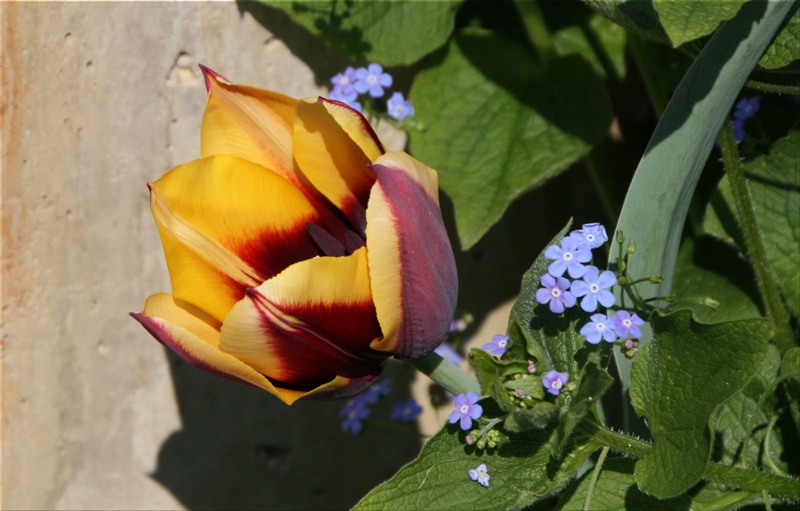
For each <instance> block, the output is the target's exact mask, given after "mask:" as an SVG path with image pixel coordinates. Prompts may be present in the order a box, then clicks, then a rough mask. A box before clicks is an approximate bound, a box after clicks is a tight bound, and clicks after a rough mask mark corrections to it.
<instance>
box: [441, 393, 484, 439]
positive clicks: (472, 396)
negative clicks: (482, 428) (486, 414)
mask: <svg viewBox="0 0 800 511" xmlns="http://www.w3.org/2000/svg"><path fill="white" fill-rule="evenodd" d="M479 399H480V396H479V395H478V393H477V392H468V393H466V394H459V395H458V396H456V398H455V400H454V401H453V405H455V409H454V410H453V411H452V412H450V417H448V420H449V421H450V424H455V423H456V422H458V423H459V426H460V427H461V429H463V430H464V431H467V430H468V429H470V428H471V427H472V421H473V420H477V419H478V418H480V416H481V415H483V407H481V405H479V404H477V403H478V400H479Z"/></svg>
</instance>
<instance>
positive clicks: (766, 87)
mask: <svg viewBox="0 0 800 511" xmlns="http://www.w3.org/2000/svg"><path fill="white" fill-rule="evenodd" d="M744 86H745V87H747V88H749V89H755V90H757V91H761V92H775V93H777V94H800V87H797V86H793V85H778V84H775V83H767V82H758V81H756V80H747V81H746V82H745V84H744Z"/></svg>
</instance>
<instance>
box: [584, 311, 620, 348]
mask: <svg viewBox="0 0 800 511" xmlns="http://www.w3.org/2000/svg"><path fill="white" fill-rule="evenodd" d="M589 319H591V321H590V322H589V323H586V324H585V325H583V327H582V328H581V335H582V336H584V337H586V342H588V343H589V344H597V343H599V342H600V339H603V340H604V341H606V342H614V341H616V340H617V333H616V332H615V331H614V324H613V323H612V322H611V320H610V319H608V318H607V317H606V315H605V314H592V316H591V318H589Z"/></svg>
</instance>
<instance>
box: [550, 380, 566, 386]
mask: <svg viewBox="0 0 800 511" xmlns="http://www.w3.org/2000/svg"><path fill="white" fill-rule="evenodd" d="M563 386H564V384H563V383H561V380H559V379H558V378H556V379H555V380H553V381H551V382H550V388H551V389H560V388H561V387H563Z"/></svg>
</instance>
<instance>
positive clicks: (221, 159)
mask: <svg viewBox="0 0 800 511" xmlns="http://www.w3.org/2000/svg"><path fill="white" fill-rule="evenodd" d="M151 206H152V209H153V215H154V217H155V219H156V223H157V224H158V227H159V233H160V234H161V239H162V243H163V245H164V252H165V255H166V259H167V267H168V268H169V271H170V278H171V280H172V287H173V293H174V294H175V296H176V297H177V298H179V299H181V300H185V301H187V302H190V303H192V304H194V305H196V306H198V307H200V308H201V309H203V310H204V311H206V312H208V313H209V314H211V315H212V316H214V317H215V318H216V319H217V320H219V321H222V320H223V319H224V318H225V315H227V313H228V311H230V309H231V308H232V307H233V305H234V304H235V303H236V302H237V301H239V300H240V299H241V298H242V297H243V296H244V290H245V289H247V288H250V287H255V286H257V285H259V284H260V283H261V282H263V281H264V280H266V279H269V278H270V277H272V276H274V275H276V274H277V273H279V272H281V271H283V270H284V269H285V268H286V267H288V266H289V265H291V264H293V263H295V262H297V261H301V260H304V259H308V258H310V257H314V256H315V255H316V249H315V248H314V246H313V245H312V243H311V241H310V240H309V238H308V236H307V234H306V223H318V222H320V217H319V214H318V213H317V212H316V211H315V210H314V208H313V207H312V206H311V205H310V204H309V202H308V200H307V199H306V198H305V197H304V196H303V194H302V193H301V192H300V191H299V190H297V188H295V187H294V186H292V184H291V183H289V182H288V181H286V180H285V179H283V178H282V177H281V176H279V175H277V174H276V173H274V172H271V171H269V170H267V169H265V168H263V167H261V166H259V165H256V164H254V163H252V162H249V161H247V160H242V159H240V158H236V157H234V156H228V155H218V156H212V157H208V158H203V159H200V160H195V161H193V162H189V163H186V164H184V165H180V166H178V167H176V168H174V169H172V170H171V171H170V172H168V173H167V174H165V175H164V176H163V177H162V178H161V179H159V180H158V181H156V182H155V183H153V184H152V185H151Z"/></svg>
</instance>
